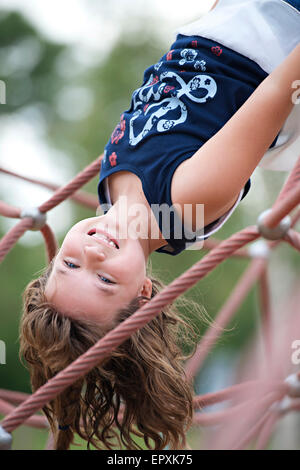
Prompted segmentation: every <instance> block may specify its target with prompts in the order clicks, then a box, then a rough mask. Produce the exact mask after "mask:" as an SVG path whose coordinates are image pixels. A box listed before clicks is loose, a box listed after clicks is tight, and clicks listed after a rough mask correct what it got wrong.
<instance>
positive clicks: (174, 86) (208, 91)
mask: <svg viewBox="0 0 300 470" xmlns="http://www.w3.org/2000/svg"><path fill="white" fill-rule="evenodd" d="M267 75H268V74H267V73H266V72H265V71H264V70H262V69H261V67H260V66H259V65H258V64H256V63H255V62H253V61H252V60H250V59H249V58H247V57H244V56H243V55H241V54H239V53H238V52H235V51H233V50H232V49H230V48H227V47H225V46H223V45H222V44H220V43H217V42H215V41H211V40H210V39H207V38H203V37H200V36H184V35H180V34H179V35H178V36H177V38H176V41H175V42H174V43H173V44H172V46H171V48H170V50H169V51H168V53H167V54H165V55H164V56H163V57H162V58H161V59H160V60H159V61H158V62H157V63H156V64H154V65H152V66H151V67H149V68H148V69H147V70H146V71H145V74H144V81H143V84H142V86H141V88H139V89H137V90H135V91H134V93H133V95H132V100H131V105H130V108H129V109H128V110H127V111H125V112H124V113H123V114H122V115H121V119H120V122H119V124H118V125H117V126H116V128H115V130H114V131H113V133H112V135H111V138H110V140H109V142H108V143H107V145H106V147H105V153H104V158H103V161H102V165H101V172H100V180H99V184H98V194H99V201H100V204H101V205H102V206H103V207H104V212H105V213H106V212H107V210H108V207H109V204H110V203H111V201H110V198H109V194H108V191H107V185H106V184H105V178H106V177H107V176H109V175H111V174H112V173H115V172H117V171H121V170H127V171H131V172H133V173H135V174H136V175H137V176H138V177H139V178H140V180H141V182H142V186H143V191H144V194H145V197H146V199H147V201H148V203H149V205H150V207H151V209H152V211H153V213H154V215H155V217H156V219H157V221H158V224H159V227H160V230H161V232H162V234H163V236H164V238H165V239H166V242H167V245H165V246H163V247H162V248H159V249H158V250H157V251H158V252H160V253H168V254H171V255H177V254H178V253H180V252H181V251H183V250H184V249H186V248H187V247H189V246H191V244H193V243H195V242H197V241H200V240H203V239H206V238H208V237H209V236H210V235H211V234H212V233H214V232H216V231H217V230H219V229H220V228H221V226H222V225H223V224H224V223H225V221H226V220H227V219H228V218H229V217H230V215H231V214H232V212H233V211H234V210H235V208H236V207H237V205H238V203H239V202H240V200H241V199H243V198H244V197H245V195H246V194H247V192H248V191H249V189H250V185H251V180H250V179H249V181H248V182H247V184H246V185H245V187H244V189H243V190H242V191H241V193H240V195H239V198H238V200H237V201H236V204H235V205H234V206H233V207H232V208H231V209H230V211H228V212H227V213H226V214H224V215H223V216H222V217H220V218H218V219H217V220H216V221H214V222H213V223H211V224H209V225H208V226H206V227H204V229H202V230H201V231H199V232H196V233H191V232H189V231H188V230H186V227H184V226H183V224H182V222H181V219H180V217H178V213H176V211H174V212H173V213H172V214H171V221H170V223H169V224H166V223H165V221H164V220H163V219H164V217H163V216H162V214H161V207H162V205H167V207H171V206H172V200H171V182H172V176H173V174H174V171H175V170H176V168H177V167H178V165H179V164H180V163H181V162H183V161H184V160H186V159H188V158H190V157H191V156H192V155H193V154H194V153H195V152H196V151H197V150H198V149H199V148H200V147H201V146H202V145H203V144H204V143H205V142H207V140H209V139H210V138H211V137H212V136H213V135H214V134H216V133H217V132H218V131H219V130H220V129H221V128H222V127H223V126H224V124H225V123H226V122H227V121H228V120H229V119H230V118H231V117H232V115H233V114H234V113H235V112H236V111H237V110H238V109H239V108H240V106H242V104H243V103H244V102H245V101H246V100H247V99H248V98H249V96H250V95H251V94H252V93H253V91H254V90H255V89H256V88H257V86H258V85H259V84H260V83H261V82H262V81H263V80H264V79H265V78H266V76H267ZM275 142H276V139H275V141H274V142H273V144H272V145H271V147H272V146H273V145H274V144H275ZM241 158H243V156H242V155H241ZM106 181H107V180H106ZM216 191H217V188H216ZM178 234H180V235H178Z"/></svg>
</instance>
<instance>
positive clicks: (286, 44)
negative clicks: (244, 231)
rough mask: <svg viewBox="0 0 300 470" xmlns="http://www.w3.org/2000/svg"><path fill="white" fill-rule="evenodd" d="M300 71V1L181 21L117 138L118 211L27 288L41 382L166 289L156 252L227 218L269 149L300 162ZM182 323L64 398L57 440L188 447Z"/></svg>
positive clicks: (35, 368) (84, 228)
mask: <svg viewBox="0 0 300 470" xmlns="http://www.w3.org/2000/svg"><path fill="white" fill-rule="evenodd" d="M299 79H300V2H299V0H290V1H288V0H286V1H283V0H259V1H256V0H219V2H217V3H216V4H215V6H214V8H213V10H212V11H211V12H209V13H208V14H207V15H206V16H205V17H204V18H202V19H201V20H200V21H197V22H195V23H192V24H191V25H188V26H185V27H183V28H181V29H179V31H178V32H177V37H176V41H175V42H174V44H173V45H172V47H171V49H170V51H169V52H168V53H167V54H165V55H164V56H163V57H162V58H161V59H160V60H159V61H158V62H157V63H156V64H154V65H153V66H152V67H150V68H148V69H147V70H146V72H145V76H144V82H143V84H142V86H141V88H139V89H138V90H136V91H135V92H134V93H133V96H132V101H131V106H130V108H129V109H128V110H127V111H125V112H124V113H123V114H122V116H121V120H120V123H119V124H118V125H117V127H116V128H115V130H114V132H113V133H112V136H111V138H110V141H109V142H108V144H107V146H106V148H105V155H104V158H103V161H102V166H101V173H100V181H99V186H98V192H99V200H100V203H101V206H102V208H103V210H104V215H102V216H97V217H92V218H89V219H86V220H82V221H80V222H78V223H77V224H76V225H75V226H74V227H72V228H71V230H70V231H69V232H68V234H67V235H66V237H65V239H64V242H63V244H62V246H61V248H60V250H59V252H58V253H57V255H56V257H55V259H54V260H53V261H52V263H51V264H50V266H49V267H48V268H47V270H46V271H45V273H44V274H43V275H42V276H41V277H40V278H39V279H37V280H34V281H32V282H31V283H30V284H29V286H28V287H27V289H26V290H25V293H24V312H23V318H22V323H21V352H22V353H23V355H24V357H25V359H26V360H27V362H28V364H29V367H30V373H31V380H32V386H33V390H36V389H37V388H38V387H39V386H41V385H42V384H43V383H44V382H45V381H46V380H48V379H49V378H50V377H52V376H53V375H55V374H56V373H57V372H58V371H59V370H61V369H62V368H64V367H65V366H66V365H67V364H69V363H70V362H71V361H73V360H74V359H75V358H76V357H78V355H80V354H82V353H83V352H84V351H85V350H86V349H87V348H89V347H90V346H91V345H92V344H94V343H95V342H96V341H97V340H98V339H99V338H100V337H101V336H103V335H104V334H105V333H106V332H107V331H108V330H110V329H112V328H113V327H114V326H115V325H116V324H118V323H119V322H120V321H122V320H123V319H124V318H126V317H127V316H128V315H131V314H132V313H133V312H134V311H135V310H136V309H137V308H138V307H139V306H140V305H141V303H142V302H143V301H147V300H149V299H151V298H152V297H153V296H154V295H155V294H156V293H157V289H158V288H159V283H158V282H157V281H156V280H154V279H153V278H152V277H151V275H150V274H148V273H147V269H146V266H147V261H148V258H149V256H150V254H151V253H152V252H153V251H158V252H162V253H167V254H171V255H177V254H178V253H180V252H181V251H183V250H184V249H186V248H188V247H189V246H190V245H191V244H192V246H194V244H195V243H198V242H199V241H201V240H203V239H205V238H207V237H208V236H210V235H211V234H213V233H215V232H216V231H217V230H218V229H220V227H221V226H222V225H223V224H224V223H225V221H226V220H228V218H229V217H230V215H231V214H232V213H233V211H234V210H235V208H236V207H237V205H238V204H239V202H240V201H241V200H242V199H243V198H244V197H245V195H246V194H247V192H248V191H249V188H250V184H251V180H250V177H251V175H252V173H253V171H254V169H255V168H256V166H257V165H258V164H259V163H260V161H261V160H262V157H264V162H265V165H266V166H268V165H269V167H272V166H273V168H274V167H276V161H275V160H276V159H275V158H274V153H273V154H272V152H273V151H275V152H277V151H278V150H279V149H280V151H281V156H282V155H285V156H286V162H285V164H286V168H285V169H288V167H290V166H291V165H292V161H291V147H292V145H294V144H295V142H296V140H295V134H296V136H297V137H299V134H300V132H299V131H300V129H299V127H297V126H299V121H297V119H295V116H296V114H295V108H299V107H297V106H294V105H295V104H296V102H297V99H296V97H295V93H294V92H295V90H294V89H293V87H294V88H295V83H296V82H297V80H299ZM293 93H294V94H293ZM296 113H298V110H297V112H296ZM298 115H299V113H298V114H297V116H298ZM293 126H294V127H293ZM292 131H293V133H294V134H292ZM269 157H270V158H269ZM281 158H282V157H281ZM293 158H294V156H293ZM274 162H275V163H274ZM281 164H282V159H281ZM279 167H280V165H279V166H278V167H277V169H282V167H281V168H279ZM199 205H200V208H201V207H202V206H201V205H204V206H205V214H204V221H203V220H202V222H201V220H200V222H199V217H198V216H199V213H200V216H201V210H200V211H199ZM170 208H171V209H172V210H169V209H170ZM180 325H181V326H182V327H183V329H184V331H188V326H187V324H186V323H185V322H184V321H183V320H181V319H180V317H179V316H178V314H177V313H176V311H175V310H174V307H169V309H168V310H166V311H164V312H161V314H160V315H159V316H158V317H156V319H155V320H153V321H151V322H150V323H149V324H148V325H147V326H146V327H145V328H143V329H142V330H141V331H139V332H138V333H137V334H136V335H133V336H132V337H131V338H130V339H129V340H128V341H127V342H125V343H124V344H123V345H122V346H121V347H120V348H118V350H116V351H115V352H114V353H113V355H112V357H111V359H110V360H108V361H105V362H104V363H102V364H101V365H100V366H99V367H97V368H95V369H94V370H93V371H92V372H91V373H89V374H88V375H87V376H86V377H85V378H83V379H82V380H79V381H78V382H77V383H76V384H74V385H73V386H72V387H70V388H69V389H68V390H66V391H65V392H64V393H63V394H62V395H61V396H60V397H58V398H57V399H55V400H54V401H53V402H52V403H50V404H49V405H48V406H47V407H46V408H45V410H44V411H45V413H46V415H47V417H48V418H49V421H50V423H51V427H52V430H53V432H54V435H55V443H56V444H55V446H56V448H68V446H69V444H70V442H71V440H72V437H73V433H74V432H77V433H78V434H79V435H81V436H82V437H83V438H84V439H86V440H87V441H88V442H92V443H93V444H95V445H98V446H99V447H101V446H104V447H106V448H111V447H112V445H113V444H112V439H113V438H115V437H116V436H117V437H119V439H120V442H122V443H123V444H124V445H125V447H126V448H138V444H136V443H135V441H134V439H133V433H136V435H139V436H141V437H143V439H144V442H145V444H146V446H147V447H149V448H151V447H154V448H155V449H163V448H164V447H165V446H166V445H169V446H170V447H171V448H182V447H184V446H185V437H184V436H185V432H186V430H187V429H188V427H189V425H190V424H191V416H192V391H191V389H190V386H189V385H188V384H187V382H186V381H185V380H184V373H183V369H182V365H181V361H182V359H183V358H182V357H181V353H180V345H179V344H177V342H178V338H182V335H181V334H180V335H178V327H179V326H180ZM121 404H122V405H123V415H122V417H120V413H119V412H120V406H121ZM114 426H116V428H115V427H114ZM116 429H117V431H118V432H117V431H116Z"/></svg>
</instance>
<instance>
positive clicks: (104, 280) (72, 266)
mask: <svg viewBox="0 0 300 470" xmlns="http://www.w3.org/2000/svg"><path fill="white" fill-rule="evenodd" d="M64 263H65V264H66V265H67V266H68V268H70V269H77V268H79V266H77V265H76V264H74V263H71V262H70V261H64ZM98 277H99V278H100V279H101V281H102V282H105V283H106V284H115V282H113V281H111V280H110V279H107V278H106V277H104V276H101V274H98Z"/></svg>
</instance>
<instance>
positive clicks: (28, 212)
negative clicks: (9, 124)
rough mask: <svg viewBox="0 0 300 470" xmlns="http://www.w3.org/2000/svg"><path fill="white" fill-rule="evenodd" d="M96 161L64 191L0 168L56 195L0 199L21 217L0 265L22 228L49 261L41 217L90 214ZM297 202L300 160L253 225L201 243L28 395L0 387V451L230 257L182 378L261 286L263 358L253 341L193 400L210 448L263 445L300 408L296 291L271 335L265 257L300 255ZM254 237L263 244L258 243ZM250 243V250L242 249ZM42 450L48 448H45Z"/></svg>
mask: <svg viewBox="0 0 300 470" xmlns="http://www.w3.org/2000/svg"><path fill="white" fill-rule="evenodd" d="M102 157H103V156H100V157H98V158H97V159H96V160H95V161H94V162H93V163H92V164H90V165H89V166H87V167H86V168H85V169H84V170H83V171H82V172H81V173H79V174H78V175H77V176H76V177H75V178H74V179H73V180H72V181H70V182H69V183H68V184H67V185H66V186H64V187H57V186H55V185H52V184H49V183H46V182H42V181H37V180H34V179H29V178H25V177H23V176H21V175H18V174H16V173H12V172H9V171H7V170H5V169H3V168H0V171H1V172H2V173H6V174H10V175H12V176H15V177H18V178H22V179H25V180H27V181H30V182H32V183H35V184H39V185H42V186H45V187H48V188H50V189H53V190H54V191H55V192H54V194H53V195H52V197H51V198H50V199H49V200H48V201H46V202H45V203H43V204H42V205H40V206H39V207H36V208H28V209H24V210H21V209H19V208H16V207H12V206H10V205H8V204H6V203H4V202H2V201H0V214H1V215H3V216H6V217H13V218H17V219H21V220H20V221H19V222H18V223H17V224H16V225H15V226H14V227H13V228H12V229H11V230H10V231H9V232H8V233H7V234H6V235H5V236H4V237H3V238H2V239H1V241H0V262H1V261H2V260H3V259H4V257H5V256H6V254H7V253H8V252H9V251H10V250H11V249H12V248H13V246H14V245H15V244H16V243H17V241H18V240H19V239H20V237H21V236H22V235H23V234H24V233H25V232H26V231H27V230H40V231H41V233H42V235H43V237H44V240H45V245H46V249H47V256H48V261H49V262H50V261H51V260H52V259H53V257H54V256H55V255H56V251H57V242H56V239H55V236H54V233H53V231H52V230H51V228H50V226H49V225H48V224H47V221H46V213H47V212H49V211H50V210H51V209H53V208H54V207H56V206H57V205H58V204H60V203H61V202H62V201H64V200H66V199H67V198H72V199H73V200H75V201H77V202H79V203H81V204H84V205H85V206H87V207H90V208H93V209H96V208H97V207H98V200H97V199H96V198H94V197H93V196H91V195H89V194H86V193H84V192H82V191H79V189H80V188H81V187H82V186H83V185H84V184H86V183H87V182H88V181H89V180H90V179H92V178H93V177H94V176H96V175H97V174H98V173H99V170H100V165H101V160H102ZM299 204H300V157H299V159H298V162H297V163H296V165H295V167H294V169H293V171H292V172H291V173H290V175H289V177H288V178H287V180H286V182H285V184H284V186H283V188H282V190H281V191H280V193H279V195H278V197H277V199H276V201H275V202H274V204H273V206H272V208H271V209H268V210H267V211H265V212H263V213H262V214H261V215H260V217H259V218H258V221H257V224H256V225H253V226H249V227H247V228H245V229H243V230H241V231H240V232H238V233H236V234H234V235H232V236H231V237H230V238H228V239H227V240H224V241H219V240H216V239H209V240H206V241H205V243H204V249H205V250H207V254H206V255H205V256H204V257H203V258H202V259H201V260H200V261H198V262H197V263H196V264H194V266H192V267H191V268H190V269H188V270H187V271H186V272H185V273H183V274H182V275H181V276H179V277H178V278H177V279H175V280H174V281H173V282H171V283H170V284H169V285H168V286H166V287H165V288H164V289H163V290H162V291H161V292H160V293H158V294H157V295H156V296H155V297H153V298H152V299H151V301H149V302H148V303H146V304H144V305H143V307H142V308H140V309H139V310H138V311H136V313H134V314H133V315H132V316H130V317H129V318H128V319H126V320H125V321H123V322H122V323H121V324H120V325H118V326H117V327H116V328H115V329H114V330H112V331H110V332H109V333H107V334H106V335H105V336H104V337H103V338H102V339H101V340H99V341H98V342H97V343H96V344H95V345H94V346H92V347H91V348H90V349H89V350H88V351H87V352H86V353H85V354H83V355H82V356H80V357H79V358H78V359H76V360H75V361H74V362H73V363H71V364H70V365H69V366H68V367H66V368H65V369H64V370H62V371H61V372H59V373H58V374H57V375H56V376H55V377H53V378H52V379H51V380H49V381H48V382H47V383H46V384H45V385H43V386H42V387H40V388H39V389H38V390H37V391H36V392H35V393H34V394H32V395H28V394H25V393H20V392H13V391H9V390H4V389H0V413H1V414H3V415H4V416H5V418H4V419H3V420H2V422H1V426H0V449H8V448H10V447H11V442H12V437H11V433H12V432H13V431H14V430H15V429H16V428H17V427H18V426H20V425H22V424H26V425H29V426H32V427H37V428H48V423H47V421H46V418H45V417H43V416H42V415H39V414H36V413H37V412H38V411H39V410H40V409H41V408H42V407H43V406H45V405H46V404H47V403H48V402H49V401H51V400H52V399H53V398H54V397H55V396H56V395H58V394H60V393H61V392H62V391H63V390H64V389H66V388H67V387H68V386H70V385H71V384H72V383H73V382H74V381H76V380H77V379H78V378H79V377H81V376H83V375H85V374H86V373H88V372H89V371H90V370H91V369H92V368H93V367H95V366H96V365H98V364H99V363H100V362H101V361H102V360H103V359H104V358H106V357H107V356H109V355H110V353H111V352H112V351H113V350H114V349H115V348H117V347H118V346H119V345H120V344H121V343H122V342H123V341H125V340H126V339H127V338H129V337H130V335H131V334H133V333H134V332H135V331H137V330H138V329H140V328H142V327H143V326H144V325H146V324H147V323H148V322H149V321H151V320H152V319H153V318H154V317H155V316H156V315H158V314H159V312H160V311H161V310H162V309H163V308H164V307H165V306H166V305H167V304H169V303H171V302H173V301H174V300H175V299H176V298H177V297H178V296H180V295H181V294H182V293H183V292H185V291H187V290H188V289H190V288H191V287H192V286H194V285H195V284H196V283H197V282H198V281H200V280H201V279H202V278H204V277H205V276H206V275H207V274H208V273H210V272H211V271H212V270H213V269H214V268H216V267H217V266H218V265H219V264H220V263H222V262H223V261H224V260H226V259H228V258H229V257H231V256H234V257H241V258H247V259H249V260H250V263H249V266H248V267H247V268H246V270H245V272H244V273H243V275H242V277H241V279H240V280H239V282H238V284H237V286H236V288H235V289H234V290H233V292H232V293H231V295H230V297H229V298H228V300H227V302H226V303H225V305H224V306H223V308H221V310H220V312H219V313H218V315H217V317H216V319H215V322H214V325H215V326H211V327H210V328H208V330H207V331H206V333H205V334H204V336H203V337H202V339H201V341H200V343H199V345H198V346H197V349H196V352H195V354H194V355H193V357H192V358H190V359H189V360H188V361H187V363H186V365H185V372H186V376H187V378H188V380H190V381H192V380H193V379H194V377H195V375H196V374H197V372H198V371H199V370H200V369H201V366H202V364H203V362H204V360H205V358H206V357H207V355H208V354H209V352H210V350H211V349H212V347H213V346H214V344H215V343H216V341H217V339H218V337H219V336H220V334H221V333H222V330H223V328H224V327H225V326H226V325H227V324H228V323H229V322H230V320H231V319H232V318H233V316H234V314H235V312H236V310H237V309H238V307H239V306H240V304H241V303H242V301H243V299H244V298H245V297H246V295H247V294H248V292H249V291H250V289H251V288H252V286H253V285H254V284H255V283H258V285H259V288H260V303H261V316H262V320H261V325H262V344H263V347H264V350H263V357H261V356H258V357H257V358H256V357H255V352H256V350H257V344H256V343H255V341H253V344H252V345H251V346H250V347H249V348H248V352H247V354H246V358H245V360H244V364H243V367H242V369H243V372H242V373H241V377H240V379H241V380H240V382H239V383H237V384H234V385H232V386H230V387H228V388H226V389H223V390H220V391H218V392H215V393H207V394H204V395H199V396H195V397H194V411H195V412H194V417H193V423H194V425H195V426H196V427H197V426H201V427H202V428H204V427H205V429H206V427H208V428H209V432H207V434H208V437H207V438H206V443H205V447H206V448H208V449H236V450H237V449H245V448H249V446H254V448H255V449H264V448H266V446H267V445H268V443H269V441H270V439H271V437H272V434H273V432H274V428H275V425H276V424H277V421H278V420H279V418H280V417H282V416H283V415H285V414H287V413H288V412H291V411H300V370H299V368H298V369H297V368H296V366H295V364H293V362H292V360H291V344H292V343H293V341H295V339H297V333H298V337H299V338H298V339H299V340H300V315H299V305H300V289H299V287H300V286H299V285H298V286H296V289H295V292H294V293H293V294H292V295H290V297H289V303H288V305H285V318H284V322H282V323H281V324H280V325H279V327H278V328H277V329H276V331H275V330H274V328H273V321H272V320H273V319H272V307H271V295H270V286H269V281H268V276H267V268H268V262H269V259H270V254H271V253H272V251H273V250H274V249H275V248H276V247H277V246H278V245H279V244H281V243H282V242H286V243H288V244H289V245H291V246H292V247H293V248H294V249H296V250H298V251H300V234H299V233H298V232H297V231H296V230H294V227H295V225H296V224H297V222H298V221H299V219H300V209H299ZM260 237H263V239H264V240H259V241H258V239H259V238H260ZM252 242H254V243H252ZM249 243H251V245H250V246H249V247H246V245H248V244H249ZM287 312H288V313H289V316H288V317H287ZM295 335H296V336H295ZM226 401H229V405H228V406H227V407H225V408H223V409H221V411H215V412H205V408H206V407H208V406H210V405H212V404H216V403H223V402H226ZM241 416H242V419H240V418H241ZM49 442H51V436H50V440H49ZM47 447H48V448H51V443H48V446H47Z"/></svg>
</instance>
